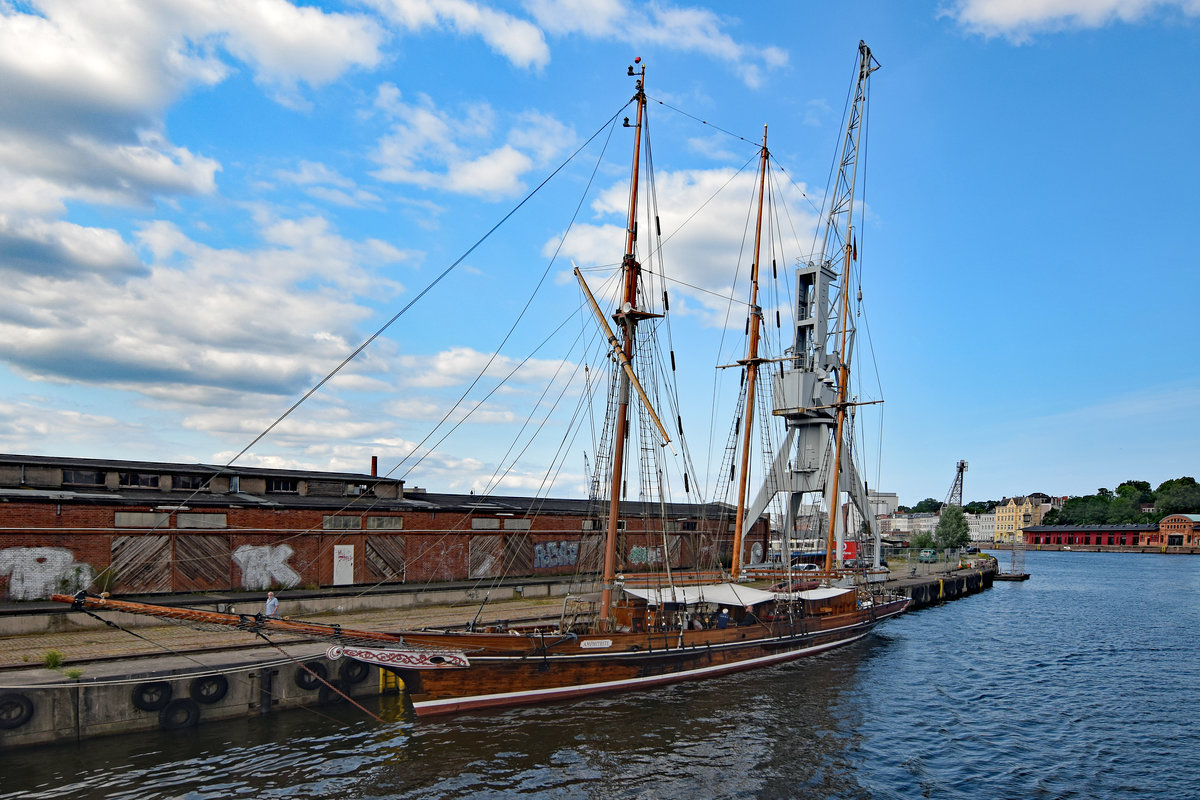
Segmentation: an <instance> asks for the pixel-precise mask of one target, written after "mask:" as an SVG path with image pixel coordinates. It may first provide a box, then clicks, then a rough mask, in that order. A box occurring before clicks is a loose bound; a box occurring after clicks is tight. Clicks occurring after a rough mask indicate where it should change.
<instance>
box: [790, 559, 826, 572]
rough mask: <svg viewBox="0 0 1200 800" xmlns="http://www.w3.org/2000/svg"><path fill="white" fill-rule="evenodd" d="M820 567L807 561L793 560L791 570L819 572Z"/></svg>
mask: <svg viewBox="0 0 1200 800" xmlns="http://www.w3.org/2000/svg"><path fill="white" fill-rule="evenodd" d="M820 571H821V568H820V567H819V566H817V565H816V564H810V563H808V562H807V561H793V562H792V572H820Z"/></svg>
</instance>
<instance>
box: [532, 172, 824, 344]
mask: <svg viewBox="0 0 1200 800" xmlns="http://www.w3.org/2000/svg"><path fill="white" fill-rule="evenodd" d="M756 180H757V178H756V176H755V175H754V173H753V172H752V171H743V172H741V173H735V171H734V170H732V169H728V168H723V169H711V170H686V171H677V172H664V171H662V170H660V171H658V173H657V174H656V176H655V188H656V195H657V209H658V213H659V217H660V220H661V224H662V232H663V236H664V238H665V239H666V240H667V241H666V243H665V244H664V245H663V250H664V260H665V270H666V271H667V274H668V278H669V279H670V280H671V286H670V290H671V293H672V296H673V298H677V297H682V298H687V299H689V300H690V302H689V303H687V304H681V305H680V306H679V307H677V305H676V302H675V300H674V299H673V300H672V304H671V310H672V312H673V313H688V311H689V310H691V311H693V312H696V311H697V310H703V315H704V317H705V319H706V321H707V323H708V324H711V325H725V324H734V325H741V324H742V320H743V319H744V314H743V313H742V312H738V313H736V314H734V317H736V318H735V319H732V320H726V319H725V313H726V310H727V306H728V300H727V298H729V297H730V296H733V297H736V298H740V299H744V295H745V289H746V286H748V280H749V277H748V270H749V263H750V261H751V257H752V252H753V251H752V249H751V244H750V240H751V239H752V238H753V219H752V218H751V216H750V213H751V207H752V201H753V198H755V197H757V194H756V192H757V189H756ZM780 189H781V194H780V195H779V196H778V197H777V199H776V202H777V203H781V204H789V205H790V208H789V210H788V213H787V214H786V215H782V214H781V215H780V216H781V217H782V218H784V219H790V223H789V224H790V225H796V226H798V228H797V229H796V230H795V231H793V230H791V229H789V230H787V231H779V232H778V236H780V237H783V238H785V239H786V240H788V241H793V242H797V244H794V245H793V247H799V246H800V244H799V243H802V244H803V246H804V247H805V248H807V246H808V244H809V243H810V240H811V234H812V230H813V227H814V226H815V224H816V218H815V215H814V214H813V213H812V212H811V210H807V206H801V205H799V204H798V203H796V202H791V201H790V200H789V198H790V196H791V195H792V193H793V191H794V190H793V188H792V187H790V186H788V187H780ZM628 191H629V190H628V187H627V186H625V185H624V184H615V185H613V186H612V187H610V188H609V189H607V190H605V191H604V192H603V193H602V194H601V195H600V196H599V199H598V200H597V201H596V202H595V203H594V204H593V210H594V211H595V212H596V214H597V217H600V218H607V219H612V220H614V221H613V222H601V223H592V224H587V223H582V224H576V225H575V226H574V227H573V228H572V230H571V232H570V233H569V234H568V236H567V240H566V242H565V244H564V246H563V249H562V253H561V255H562V257H563V258H570V259H574V260H575V261H576V262H577V263H579V264H580V265H591V264H613V263H614V262H616V261H618V260H619V254H620V252H621V251H622V249H623V247H624V241H623V237H624V224H623V223H621V222H618V221H616V220H622V219H624V215H625V214H626V203H628ZM747 225H749V230H747ZM556 245H557V240H553V241H551V242H549V243H547V245H545V246H544V247H543V252H544V253H546V254H547V255H548V254H549V253H551V252H553V248H554V247H555V246H556ZM640 246H641V248H642V252H641V259H642V261H643V264H644V265H645V266H647V267H656V266H657V259H654V261H653V262H651V260H650V258H649V257H648V255H647V252H646V250H647V248H649V247H650V246H651V242H650V241H649V240H648V239H647V238H646V237H643V239H642V241H641V242H640ZM614 254H617V255H614ZM799 255H801V253H800V252H799V251H798V250H796V249H793V250H792V251H791V252H790V253H785V254H784V255H781V256H780V259H781V263H789V259H790V258H792V257H795V256H799ZM804 255H805V256H807V252H805V253H804ZM739 256H740V257H739ZM738 269H740V274H735V270H738ZM735 281H736V283H735ZM592 288H593V291H594V292H596V293H597V295H599V293H600V292H599V290H597V288H596V287H595V286H593V287H592Z"/></svg>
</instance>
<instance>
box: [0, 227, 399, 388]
mask: <svg viewBox="0 0 1200 800" xmlns="http://www.w3.org/2000/svg"><path fill="white" fill-rule="evenodd" d="M58 225H59V226H60V227H72V226H68V224H67V223H58ZM74 228H75V229H74V230H70V231H66V232H63V233H60V235H59V237H58V239H59V242H60V246H62V245H61V243H62V242H70V241H72V238H71V237H76V238H77V239H79V240H80V241H81V242H82V244H81V245H80V248H79V249H80V250H81V251H86V250H87V249H88V245H91V251H92V252H91V253H90V254H89V255H91V256H96V255H97V254H101V253H102V251H107V252H109V253H110V254H111V255H110V260H111V261H113V262H115V263H116V267H114V268H113V269H110V270H109V272H110V273H115V274H114V275H113V277H114V278H116V280H112V279H109V278H108V277H106V276H105V274H104V272H102V271H98V270H96V269H92V270H91V271H90V274H87V275H83V276H74V275H72V276H70V277H71V279H70V280H64V279H63V276H62V275H52V274H44V273H26V274H17V275H15V277H13V278H12V279H10V280H9V281H8V285H7V287H6V292H5V293H4V294H3V295H2V296H0V357H2V358H3V359H4V360H5V361H6V362H8V363H9V364H11V365H12V366H13V367H14V368H15V369H16V370H18V371H19V372H21V373H22V374H24V375H25V376H27V377H30V378H33V379H36V380H45V381H52V382H56V383H59V382H71V381H74V382H80V383H84V384H89V385H93V386H105V387H110V388H121V389H126V390H129V391H134V392H138V393H141V394H143V395H145V396H147V397H152V398H155V399H157V400H160V401H162V400H167V399H171V398H174V399H175V401H177V402H181V403H189V402H193V400H192V398H191V397H190V396H189V395H191V394H192V393H201V394H202V393H203V392H204V391H205V387H207V388H208V389H214V390H237V391H243V392H249V393H257V394H266V395H293V394H294V393H295V392H297V391H298V390H300V389H304V388H307V387H308V386H310V385H311V384H312V383H313V382H315V379H316V378H318V377H320V376H321V375H323V374H324V373H325V372H326V371H328V370H329V369H331V368H332V367H333V366H334V365H335V364H337V363H338V362H339V361H340V360H341V359H342V358H343V357H344V355H345V354H346V353H347V352H349V351H350V350H351V349H353V347H354V346H355V345H357V344H358V340H359V338H360V334H359V333H358V332H357V326H358V324H359V323H361V322H362V321H363V320H364V319H365V318H366V317H367V316H368V314H369V313H370V312H369V311H368V310H367V309H366V308H365V307H363V306H362V305H360V304H359V303H358V302H357V294H358V293H363V294H370V295H371V296H374V297H378V296H379V294H380V292H381V291H382V292H385V293H386V292H388V291H395V290H396V287H395V286H392V285H389V284H388V282H386V281H381V280H380V279H379V277H378V276H377V275H374V274H373V272H372V271H371V270H370V269H369V267H372V266H375V265H379V264H383V263H387V262H388V261H390V260H392V257H393V256H394V255H395V254H396V253H397V252H398V251H395V250H394V248H392V249H389V248H388V247H386V246H382V247H381V246H380V244H381V243H376V242H366V243H359V242H354V241H350V240H347V239H344V238H343V237H341V236H339V235H338V234H337V233H336V232H335V231H334V230H333V229H332V227H331V226H330V225H329V224H328V223H327V222H326V221H325V220H323V219H320V218H315V217H309V218H304V219H264V220H263V227H262V236H263V240H264V245H263V246H261V247H260V248H258V249H253V250H246V251H238V250H221V249H215V248H210V247H206V246H204V245H201V244H199V243H196V242H194V241H192V240H190V239H188V238H187V237H186V236H184V235H183V233H182V232H180V231H179V230H178V229H177V228H176V227H175V226H173V225H171V224H170V223H166V222H156V223H151V224H149V225H147V226H146V227H145V228H144V229H143V230H142V231H141V233H140V234H139V237H140V239H141V241H142V243H143V244H144V245H145V246H146V248H147V250H148V251H149V252H151V253H152V254H153V256H154V261H153V262H152V263H151V264H150V265H149V266H148V267H142V269H143V270H144V271H145V272H146V274H145V276H144V277H141V278H139V279H138V280H137V281H126V280H124V274H122V269H124V271H126V272H127V271H128V269H129V259H130V255H129V250H128V248H127V247H126V246H125V245H124V244H123V243H122V242H121V241H120V239H119V237H117V236H116V234H114V233H113V232H111V231H100V230H95V229H83V228H78V226H74ZM36 232H37V231H36V228H35V229H34V231H33V233H36ZM33 233H28V232H26V233H25V240H26V241H35V238H34V236H33ZM82 257H83V256H78V255H77V256H76V258H77V259H79V258H82ZM122 259H123V260H122ZM65 270H66V267H64V271H65ZM372 370H384V371H386V366H385V365H383V364H382V362H381V361H378V360H372V357H371V356H367V357H366V360H364V361H362V362H356V364H355V365H352V366H351V368H350V370H349V371H350V373H351V374H353V373H365V372H369V371H372ZM224 399H226V400H227V399H228V398H224ZM194 402H197V403H200V404H204V403H205V402H206V399H205V398H204V397H198V398H196V400H195V401H194Z"/></svg>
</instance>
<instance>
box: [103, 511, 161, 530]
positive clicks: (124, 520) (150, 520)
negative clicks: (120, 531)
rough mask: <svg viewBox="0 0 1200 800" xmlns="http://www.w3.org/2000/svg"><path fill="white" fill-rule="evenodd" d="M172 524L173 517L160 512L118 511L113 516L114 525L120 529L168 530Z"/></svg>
mask: <svg viewBox="0 0 1200 800" xmlns="http://www.w3.org/2000/svg"><path fill="white" fill-rule="evenodd" d="M170 524H171V515H170V514H163V513H161V512H158V511H118V512H116V514H114V515H113V525H114V526H115V527H118V528H147V529H149V528H166V527H169V526H170Z"/></svg>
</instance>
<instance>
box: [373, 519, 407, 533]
mask: <svg viewBox="0 0 1200 800" xmlns="http://www.w3.org/2000/svg"><path fill="white" fill-rule="evenodd" d="M403 529H404V517H367V530H370V531H399V530H403Z"/></svg>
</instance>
